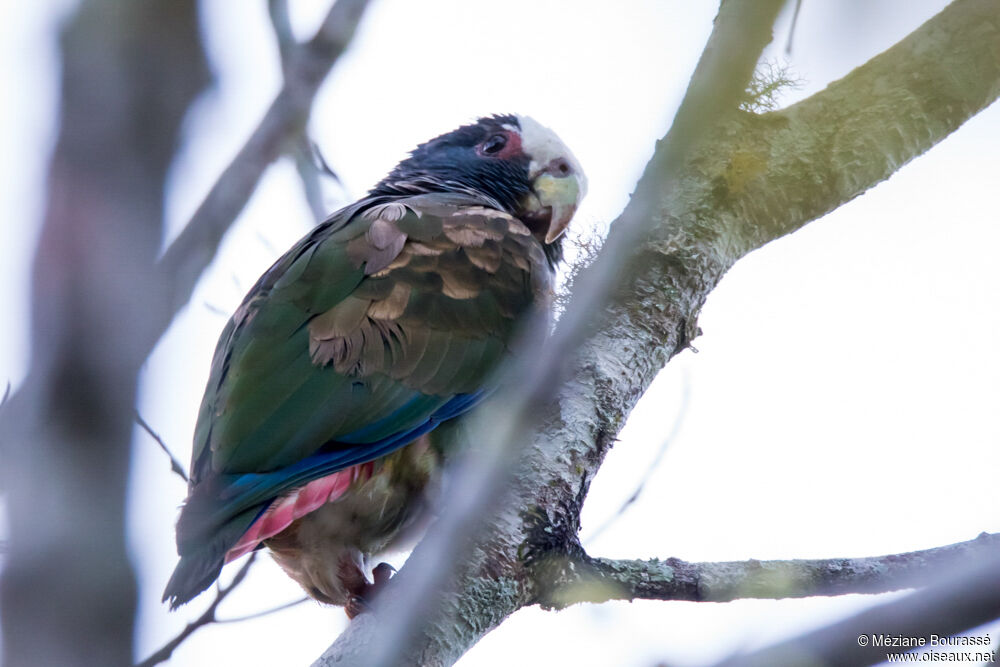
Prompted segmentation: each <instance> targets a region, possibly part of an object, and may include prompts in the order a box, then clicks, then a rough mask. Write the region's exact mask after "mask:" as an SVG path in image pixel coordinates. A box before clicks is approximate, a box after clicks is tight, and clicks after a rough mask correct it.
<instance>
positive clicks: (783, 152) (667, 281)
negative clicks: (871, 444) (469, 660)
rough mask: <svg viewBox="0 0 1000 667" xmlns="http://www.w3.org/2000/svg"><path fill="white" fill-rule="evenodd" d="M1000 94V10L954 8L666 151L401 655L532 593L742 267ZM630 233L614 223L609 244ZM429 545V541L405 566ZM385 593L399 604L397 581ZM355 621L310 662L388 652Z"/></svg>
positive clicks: (464, 644) (978, 1)
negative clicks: (624, 431)
mask: <svg viewBox="0 0 1000 667" xmlns="http://www.w3.org/2000/svg"><path fill="white" fill-rule="evenodd" d="M726 4H729V3H726ZM998 93H1000V0H957V1H956V2H954V3H953V4H952V5H950V6H949V7H948V8H947V9H945V10H944V11H943V12H941V13H940V14H939V15H938V16H936V17H934V18H933V19H931V20H930V21H928V22H927V23H926V24H925V25H923V26H922V27H921V28H919V29H918V30H916V31H915V32H914V33H913V34H911V35H910V36H909V37H907V38H906V39H904V40H903V41H902V42H900V43H899V44H897V45H896V46H894V47H893V48H891V49H889V50H888V51H886V52H885V53H883V54H881V55H879V56H877V57H876V58H874V59H872V60H871V61H870V62H869V63H867V64H866V65H864V66H863V67H860V68H858V69H857V70H855V71H854V72H852V73H851V74H849V75H848V76H847V77H845V78H844V79H842V80H840V81H838V82H835V83H833V84H831V85H830V86H829V87H828V88H827V89H826V90H824V91H822V92H820V93H818V94H816V95H813V96H812V97H810V98H809V99H807V100H805V101H803V102H801V103H799V104H797V105H794V106H793V107H790V108H788V109H786V110H784V111H781V112H775V113H770V114H766V115H763V116H755V115H752V114H740V115H737V116H735V117H734V116H729V117H728V118H727V119H726V120H725V121H724V122H721V123H720V124H718V125H717V126H715V133H714V137H713V141H712V142H707V143H698V144H696V148H695V152H696V154H695V155H694V156H693V157H691V158H690V159H687V160H686V161H685V166H684V168H683V169H681V170H680V171H679V172H677V173H676V174H675V175H674V177H672V178H671V177H669V175H668V177H667V178H666V179H665V178H664V176H663V170H662V169H660V168H658V166H659V165H660V164H661V162H662V161H663V160H664V155H665V154H666V153H665V151H666V149H665V148H664V147H663V146H661V147H660V148H659V149H658V150H657V154H656V156H654V159H653V161H652V162H651V165H650V168H649V169H648V170H647V173H646V174H645V175H644V177H643V179H642V181H641V182H640V184H639V186H638V188H637V196H636V197H634V198H633V201H632V202H631V203H630V204H629V206H628V207H627V208H626V210H625V212H624V213H623V214H622V217H621V218H620V219H619V220H620V221H628V220H635V219H645V220H646V221H647V222H648V223H649V224H650V225H651V226H652V229H651V231H650V232H649V234H648V236H647V237H646V238H645V240H644V241H643V242H642V243H640V244H637V245H636V246H635V247H634V252H633V253H632V254H631V256H630V261H629V268H630V271H629V273H628V279H627V281H626V282H625V284H624V285H622V286H621V288H620V289H619V290H618V291H617V293H616V294H617V296H616V297H615V300H614V302H613V303H612V304H610V305H609V306H608V307H607V308H605V309H604V310H603V317H602V318H601V319H600V321H599V322H597V323H596V324H594V326H593V327H592V328H591V329H589V331H590V333H589V336H588V337H587V338H586V340H585V341H584V342H583V343H582V345H579V346H576V345H571V346H555V347H554V349H553V350H550V352H552V353H555V352H559V351H561V352H566V351H574V353H575V356H574V360H573V361H572V363H571V364H570V369H569V370H570V372H569V374H568V375H569V377H570V378H571V379H570V380H569V381H568V382H566V383H565V384H564V385H563V386H562V387H561V388H560V390H559V391H558V394H557V400H556V401H555V402H554V403H553V404H552V407H551V408H550V409H548V410H547V411H546V412H545V414H544V418H543V422H544V426H543V427H542V428H541V429H540V430H539V432H538V433H537V434H536V436H535V437H534V438H533V439H532V442H531V445H530V446H529V447H528V448H527V449H525V450H520V457H521V463H522V465H521V466H520V467H519V468H518V471H517V475H516V484H515V486H514V489H513V491H512V496H513V497H512V500H510V501H509V502H506V503H505V504H504V506H505V509H504V510H503V511H502V512H501V513H499V514H498V515H496V516H494V517H493V518H492V519H490V520H489V521H481V524H485V526H482V527H483V530H482V531H481V532H480V533H479V534H480V535H485V536H486V537H480V538H479V539H478V543H477V544H476V546H475V549H474V551H473V555H472V557H471V559H470V561H469V563H468V565H467V567H463V568H462V569H461V570H460V574H459V577H458V580H457V583H456V584H455V588H454V589H453V591H452V592H447V593H439V594H440V595H442V596H443V597H444V598H445V600H444V605H445V607H446V617H447V619H449V620H446V621H438V620H436V619H435V620H433V621H432V623H431V625H430V627H426V628H425V629H424V631H423V635H422V639H421V642H420V643H419V646H418V648H417V649H415V654H411V656H410V657H409V658H408V659H409V660H410V661H417V660H422V661H423V662H424V663H425V664H432V665H436V664H449V663H450V662H452V661H453V660H454V659H455V657H456V656H458V655H460V654H461V653H462V652H464V651H465V650H466V649H467V648H468V646H470V645H471V644H472V643H474V642H475V641H476V640H477V639H478V638H479V637H481V636H482V635H483V634H485V633H486V632H488V631H489V630H490V629H492V628H493V627H495V626H496V625H497V624H498V623H500V622H501V621H502V620H503V619H504V618H506V616H507V615H509V614H510V613H512V612H513V611H514V610H516V609H518V608H519V607H521V606H524V605H525V604H530V603H531V601H532V600H534V599H535V598H536V596H537V591H535V590H534V589H533V584H532V582H533V578H532V577H531V576H529V574H528V572H527V569H526V567H525V560H526V558H529V557H531V558H540V557H543V556H544V554H545V553H546V552H560V551H564V550H565V549H566V546H567V545H568V544H570V543H572V542H574V541H575V540H576V533H577V531H578V528H579V511H580V506H581V505H582V501H583V498H584V497H585V495H586V491H587V488H588V485H589V480H590V479H592V478H593V475H594V474H595V473H596V471H597V470H598V468H599V467H600V465H601V462H602V460H603V458H604V455H605V454H606V453H607V450H608V449H609V448H610V446H611V444H612V443H613V441H614V437H615V435H616V434H617V432H618V430H619V429H620V427H621V426H622V424H623V423H624V420H625V417H626V416H627V415H628V414H629V412H630V411H631V409H632V408H633V406H634V405H635V402H636V401H637V400H638V398H639V397H640V396H641V395H642V393H643V392H644V391H645V390H646V388H647V387H648V386H649V384H650V383H651V382H652V380H653V378H654V377H655V376H656V374H657V373H658V372H659V370H660V369H661V368H662V367H663V366H664V364H665V363H666V362H667V361H668V360H669V359H670V358H671V357H672V356H673V355H675V354H676V353H678V352H680V351H681V350H683V349H684V348H685V347H686V346H687V345H688V344H689V342H690V340H691V338H692V337H693V336H694V335H696V333H697V326H696V320H697V315H698V312H699V310H700V308H701V306H702V304H703V303H704V301H705V299H706V297H707V295H708V294H709V292H710V291H711V290H712V289H713V288H714V287H715V285H716V284H717V283H718V281H719V280H720V279H721V277H722V275H723V274H724V273H725V272H726V271H727V270H728V269H729V268H730V267H731V266H732V265H733V264H734V263H735V262H736V261H737V260H738V259H739V258H740V257H742V256H743V255H745V254H746V253H748V252H750V251H751V250H753V249H755V248H758V247H760V246H762V245H764V244H765V243H767V242H769V241H771V240H773V239H775V238H778V237H780V236H782V235H784V234H788V233H790V232H792V231H794V230H796V229H798V228H799V227H801V226H802V225H804V224H806V223H808V222H809V221H810V220H813V219H815V218H817V217H819V216H821V215H823V214H824V213H826V212H828V211H830V210H833V209H835V208H836V207H838V206H840V205H841V204H843V203H844V202H846V201H848V200H850V199H852V198H853V197H856V196H858V195H859V194H861V193H862V192H864V191H865V190H866V189H868V188H870V187H872V186H874V185H875V184H877V183H878V182H880V181H882V180H884V179H885V178H887V177H888V176H889V175H891V174H892V173H893V172H894V171H895V170H896V169H898V168H899V167H900V166H902V165H903V164H905V163H906V162H907V161H909V160H911V159H913V158H914V157H916V156H917V155H920V154H921V153H923V152H924V151H926V150H927V149H928V148H930V147H931V146H932V145H934V144H935V143H937V142H938V141H941V140H942V139H943V138H944V137H946V136H947V135H948V134H950V133H951V132H952V131H954V130H955V129H956V128H958V127H959V126H960V125H961V124H962V123H963V122H965V121H966V120H968V119H969V118H970V117H972V116H973V115H975V113H977V112H978V111H979V110H981V109H983V108H984V107H985V106H987V105H988V104H990V103H991V102H992V101H993V100H995V99H996V97H997V95H998ZM668 174H669V172H668ZM665 183H667V184H669V187H665ZM647 197H653V203H654V205H653V206H652V207H651V206H650V205H649V203H648V201H645V200H646V198H647ZM650 210H651V213H650ZM629 229H630V226H629V225H627V224H626V225H624V226H622V225H620V224H619V223H616V224H614V225H613V226H612V233H611V235H610V237H609V240H608V246H609V247H616V246H615V245H613V244H616V243H619V241H617V239H618V238H619V237H620V236H622V235H624V236H625V237H627V236H628V234H629ZM625 245H627V244H625ZM606 252H607V250H606ZM579 305H580V304H579V303H576V304H571V305H570V308H569V310H568V311H567V318H571V317H581V316H582V315H581V314H579V313H576V314H574V313H573V312H572V311H573V309H574V308H578V307H579ZM589 312H590V313H593V312H594V311H593V309H590V311H589ZM557 335H558V334H557ZM546 369H549V367H548V366H546ZM556 375H557V376H558V375H561V374H556ZM533 388H534V387H533ZM532 395H533V394H532ZM480 519H482V517H481V516H480ZM424 549H425V544H423V543H422V544H421V545H419V546H418V548H417V550H416V551H415V552H414V554H413V557H412V558H418V557H419V556H420V554H421V552H422V550H424ZM408 569H409V566H407V567H404V568H403V570H402V571H401V573H400V578H402V577H403V576H404V575H405V574H406V573H407V570H408ZM450 590H451V589H450ZM385 597H386V600H387V602H388V603H389V604H393V603H395V602H396V601H397V598H396V594H395V593H394V590H393V586H390V587H388V588H387V590H386V591H385ZM361 618H362V619H365V617H364V616H362V617H361ZM359 621H360V622H355V623H352V625H351V626H350V627H349V628H348V630H347V631H346V632H345V633H344V634H343V635H342V636H341V637H340V638H339V639H338V641H337V642H336V643H335V644H334V645H333V646H332V647H331V648H330V649H329V650H328V651H327V652H326V653H325V654H324V656H323V658H321V659H320V661H318V662H317V663H316V664H317V665H332V664H353V663H352V662H351V660H352V659H357V656H363V655H366V654H365V653H364V652H363V651H364V650H365V649H364V647H365V646H368V647H371V646H376V645H377V644H379V643H385V639H384V637H378V636H377V635H376V633H377V632H378V630H379V628H380V624H379V623H378V621H377V620H374V619H371V618H367V619H365V620H361V619H359ZM414 655H416V656H418V658H414V657H413V656H414ZM352 656H353V658H352ZM341 659H343V662H340V661H341Z"/></svg>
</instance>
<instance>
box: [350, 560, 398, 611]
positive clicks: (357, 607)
mask: <svg viewBox="0 0 1000 667" xmlns="http://www.w3.org/2000/svg"><path fill="white" fill-rule="evenodd" d="M395 572H396V568H394V567H393V566H392V565H389V563H379V564H378V565H376V566H375V569H374V570H372V579H373V580H374V583H368V582H365V584H364V587H363V588H362V589H361V590H359V591H356V592H353V593H351V595H350V596H348V598H347V604H346V605H344V611H345V612H346V613H347V618H351V619H353V618H354V617H355V616H357V615H358V614H363V613H365V612H368V611H371V610H372V607H371V603H372V601H373V600H374V599H375V596H376V595H378V593H379V591H381V590H382V588H383V587H384V586H385V585H386V584H387V583H389V579H391V578H392V575H393V574H394V573H395Z"/></svg>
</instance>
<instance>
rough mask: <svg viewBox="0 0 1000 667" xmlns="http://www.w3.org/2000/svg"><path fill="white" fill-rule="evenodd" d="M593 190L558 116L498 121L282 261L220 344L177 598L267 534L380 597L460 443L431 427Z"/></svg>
mask: <svg viewBox="0 0 1000 667" xmlns="http://www.w3.org/2000/svg"><path fill="white" fill-rule="evenodd" d="M585 189H586V180H585V178H584V176H583V172H582V171H581V169H580V166H579V164H578V163H577V161H576V159H575V158H574V157H573V155H572V154H571V153H570V152H569V150H568V149H567V148H566V147H565V145H563V143H562V142H561V141H560V140H559V138H558V137H557V136H556V135H555V134H554V133H553V132H552V131H550V130H548V129H547V128H545V127H543V126H542V125H540V124H539V123H537V122H536V121H534V120H532V119H531V118H528V117H525V116H514V115H504V116H492V117H487V118H482V119H480V120H478V121H477V122H475V123H473V124H470V125H465V126H463V127H460V128H458V129H457V130H454V131H453V132H450V133H448V134H444V135H442V136H439V137H437V138H435V139H432V140H430V141H428V142H427V143H425V144H422V145H420V146H419V147H417V149H416V150H414V151H413V152H412V154H411V155H410V157H409V158H407V159H406V160H404V161H403V162H401V163H400V164H399V165H398V166H396V168H395V169H393V170H392V172H391V173H390V174H389V175H388V176H387V177H386V178H385V179H383V180H382V181H381V182H380V183H378V184H377V185H376V186H375V187H374V188H373V189H372V190H371V191H370V192H369V193H368V195H367V196H366V197H364V198H363V199H361V200H360V201H358V202H356V203H354V204H352V205H350V206H347V207H346V208H343V209H341V210H339V211H337V212H336V213H334V214H333V215H331V216H330V217H329V218H328V219H327V220H326V221H325V222H323V223H322V224H321V225H319V226H318V227H316V229H314V230H313V231H312V232H311V233H309V234H308V235H307V236H306V237H305V238H303V239H302V240H300V241H299V242H298V243H296V244H295V245H294V246H293V247H292V248H291V249H290V250H289V251H288V252H286V253H285V254H284V255H283V256H282V257H281V258H280V259H279V260H278V261H277V262H275V263H274V265H273V266H272V267H271V268H270V269H268V270H267V272H266V273H265V274H264V275H263V276H261V278H260V280H258V281H257V284H256V285H254V286H253V288H252V289H251V290H250V293H249V294H247V296H246V298H245V299H244V300H243V303H242V304H241V305H240V307H239V308H238V309H237V310H236V313H235V314H234V315H233V317H232V319H230V320H229V323H228V324H227V325H226V327H225V329H224V330H223V332H222V336H221V337H220V338H219V343H218V346H217V347H216V350H215V357H214V359H213V361H212V368H211V374H210V376H209V379H208V386H207V387H206V389H205V396H204V398H203V399H202V404H201V410H200V412H199V415H198V423H197V426H196V427H195V435H194V451H193V454H192V460H191V482H190V485H189V488H188V498H187V501H186V502H185V504H184V507H183V509H182V511H181V514H180V519H179V521H178V523H177V550H178V553H179V554H180V557H181V559H180V563H179V564H178V565H177V568H176V570H175V571H174V573H173V576H172V577H171V578H170V582H169V583H168V584H167V587H166V591H165V592H164V596H163V599H164V600H165V601H166V600H169V601H170V604H171V606H172V607H173V608H176V607H177V606H178V605H180V604H183V603H185V602H187V601H188V600H190V599H192V598H193V597H194V596H196V595H198V594H199V593H200V592H201V591H203V590H205V589H206V588H207V587H208V586H210V585H211V584H212V582H213V581H214V580H215V579H216V577H218V575H219V571H220V570H221V569H222V566H223V564H224V563H226V562H228V561H231V560H233V559H235V558H238V557H239V556H241V555H243V554H246V553H248V552H250V551H252V550H255V549H258V548H260V547H262V546H266V547H268V548H269V549H270V550H271V551H272V553H273V555H274V559H275V560H276V561H277V562H278V564H279V565H280V566H281V567H282V568H283V569H284V570H285V571H286V572H287V573H288V575H289V576H290V577H292V578H293V579H294V580H295V581H297V582H298V583H299V584H300V585H301V586H302V587H303V588H304V589H305V590H306V592H307V593H308V594H309V595H310V596H312V597H313V598H316V599H317V600H319V601H321V602H325V603H330V604H337V605H344V606H345V607H346V608H347V610H348V613H349V614H350V615H353V614H354V613H356V612H357V611H359V610H361V609H363V608H364V606H365V603H366V600H367V599H369V598H370V596H371V594H372V593H373V590H374V586H375V584H373V583H372V582H370V580H369V559H370V558H371V557H372V556H373V555H375V554H378V553H379V552H382V551H385V550H388V549H390V548H392V547H394V546H396V547H398V546H399V545H400V542H401V541H402V540H403V539H404V537H410V536H412V534H413V533H414V532H415V531H416V530H417V527H418V526H420V525H422V523H423V522H424V521H423V520H425V519H426V518H427V516H428V506H429V504H430V503H429V498H428V496H429V495H431V494H432V492H433V491H434V490H435V489H436V488H437V485H438V481H439V473H440V469H441V466H442V463H443V457H444V455H445V453H446V452H445V451H444V449H445V448H444V447H443V446H441V445H440V444H439V443H438V442H437V441H436V439H435V438H433V437H429V435H428V434H430V433H431V431H433V430H434V429H435V428H436V427H437V426H438V425H439V424H442V423H443V422H447V421H448V420H451V419H454V418H455V417H458V416H460V415H462V414H463V413H465V412H467V411H468V410H469V409H471V408H472V407H474V406H475V405H476V404H477V403H478V402H479V401H480V400H481V399H482V398H483V397H485V396H486V395H488V394H489V393H490V391H491V390H492V389H493V388H494V383H495V380H494V377H495V375H496V373H495V371H496V368H497V366H498V365H499V364H501V363H502V362H503V360H504V358H505V357H506V356H507V355H508V352H509V345H510V344H511V342H512V341H513V338H514V336H515V335H516V333H517V332H518V329H519V326H520V325H522V324H523V323H524V322H525V321H526V320H527V319H528V318H529V317H530V316H531V315H532V313H534V312H537V311H538V310H540V309H543V310H544V309H547V308H548V307H549V301H550V294H551V283H552V277H553V271H554V267H555V264H556V263H557V262H558V261H559V259H560V258H561V245H560V244H561V235H562V233H563V231H564V230H565V229H566V226H567V224H568V223H569V221H570V218H571V217H572V215H573V213H574V211H575V210H576V208H577V206H578V205H579V203H580V199H581V198H582V197H583V195H584V192H585ZM385 578H387V572H386V571H385V570H384V569H382V568H381V567H380V568H378V570H377V571H376V572H375V573H374V579H375V581H376V582H378V583H381V581H383V580H384V579H385Z"/></svg>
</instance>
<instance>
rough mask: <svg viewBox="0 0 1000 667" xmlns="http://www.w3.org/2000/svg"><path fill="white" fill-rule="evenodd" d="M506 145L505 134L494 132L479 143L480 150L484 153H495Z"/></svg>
mask: <svg viewBox="0 0 1000 667" xmlns="http://www.w3.org/2000/svg"><path fill="white" fill-rule="evenodd" d="M506 145H507V135H506V134H494V135H493V136H491V137H490V138H489V139H487V140H486V141H484V142H483V143H482V144H481V145H480V148H479V150H480V152H482V153H484V154H485V155H496V154H497V153H499V152H500V151H502V150H503V147H504V146H506Z"/></svg>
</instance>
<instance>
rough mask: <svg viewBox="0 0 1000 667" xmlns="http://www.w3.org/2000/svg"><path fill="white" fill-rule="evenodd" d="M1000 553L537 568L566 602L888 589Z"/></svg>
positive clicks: (999, 540)
mask: <svg viewBox="0 0 1000 667" xmlns="http://www.w3.org/2000/svg"><path fill="white" fill-rule="evenodd" d="M996 553H1000V534H988V533H983V534H981V535H980V536H979V537H977V538H976V539H974V540H969V541H967V542H959V543H957V544H950V545H948V546H943V547H935V548H933V549H924V550H921V551H910V552H907V553H899V554H892V555H888V556H876V557H868V558H827V559H815V560H746V561H731V562H720V563H688V562H686V561H682V560H679V559H676V558H669V559H667V560H662V561H661V560H657V559H653V560H609V559H606V558H591V557H589V556H587V555H586V554H585V553H583V551H582V550H579V551H577V552H576V553H567V554H562V555H550V556H549V557H548V560H547V562H545V563H540V564H537V565H536V566H535V567H533V568H532V571H533V574H534V578H535V589H536V590H537V591H538V597H537V601H538V603H539V604H541V605H542V606H543V607H545V608H552V609H561V608H563V607H567V606H569V605H571V604H575V603H577V602H607V601H608V600H629V601H631V600H686V601H690V602H729V601H731V600H740V599H746V598H758V599H767V600H776V599H781V598H789V597H793V598H801V597H811V596H815V595H845V594H847V593H885V592H888V591H895V590H899V589H902V588H909V587H912V586H915V585H920V584H922V583H924V582H926V581H927V580H928V575H930V574H933V573H939V572H944V571H947V570H949V569H952V568H957V567H962V566H969V565H973V564H975V563H977V562H978V561H980V560H983V559H988V558H990V557H991V556H992V555H994V554H996Z"/></svg>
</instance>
